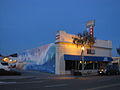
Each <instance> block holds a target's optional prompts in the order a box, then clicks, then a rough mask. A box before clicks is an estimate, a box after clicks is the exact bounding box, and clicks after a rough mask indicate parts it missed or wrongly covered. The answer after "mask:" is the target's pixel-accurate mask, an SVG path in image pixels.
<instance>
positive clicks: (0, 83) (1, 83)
mask: <svg viewBox="0 0 120 90" xmlns="http://www.w3.org/2000/svg"><path fill="white" fill-rule="evenodd" d="M3 84H16V82H0V85H3Z"/></svg>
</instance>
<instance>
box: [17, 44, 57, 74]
mask: <svg viewBox="0 0 120 90" xmlns="http://www.w3.org/2000/svg"><path fill="white" fill-rule="evenodd" d="M18 62H24V63H25V65H24V69H25V70H39V71H44V72H49V73H55V44H54V43H51V44H47V45H44V46H41V47H38V48H34V49H30V50H25V51H23V52H19V53H18Z"/></svg>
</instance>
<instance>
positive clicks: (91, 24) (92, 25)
mask: <svg viewBox="0 0 120 90" xmlns="http://www.w3.org/2000/svg"><path fill="white" fill-rule="evenodd" d="M94 26H95V20H90V21H88V22H87V23H86V27H87V28H89V33H90V35H91V37H94V31H93V28H94Z"/></svg>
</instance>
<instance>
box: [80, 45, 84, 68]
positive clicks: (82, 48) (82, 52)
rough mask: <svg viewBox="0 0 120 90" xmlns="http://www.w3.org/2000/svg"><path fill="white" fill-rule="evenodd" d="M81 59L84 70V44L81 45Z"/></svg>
mask: <svg viewBox="0 0 120 90" xmlns="http://www.w3.org/2000/svg"><path fill="white" fill-rule="evenodd" d="M81 50H82V51H81V60H82V70H84V56H83V54H84V50H85V47H84V46H83V47H81Z"/></svg>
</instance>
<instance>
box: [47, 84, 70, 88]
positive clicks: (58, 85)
mask: <svg viewBox="0 0 120 90" xmlns="http://www.w3.org/2000/svg"><path fill="white" fill-rule="evenodd" d="M64 86H68V84H56V85H48V86H45V87H47V88H51V87H64Z"/></svg>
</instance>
